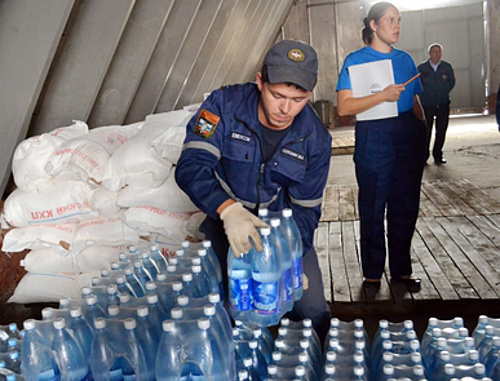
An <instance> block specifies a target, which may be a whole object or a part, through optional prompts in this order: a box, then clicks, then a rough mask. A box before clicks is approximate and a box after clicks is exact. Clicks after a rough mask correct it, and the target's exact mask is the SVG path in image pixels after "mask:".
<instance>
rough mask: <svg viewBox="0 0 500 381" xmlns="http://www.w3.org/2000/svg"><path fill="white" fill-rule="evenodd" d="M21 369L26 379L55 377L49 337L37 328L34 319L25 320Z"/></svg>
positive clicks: (49, 378)
mask: <svg viewBox="0 0 500 381" xmlns="http://www.w3.org/2000/svg"><path fill="white" fill-rule="evenodd" d="M23 326H24V332H25V335H24V340H23V347H22V351H21V369H22V373H23V375H24V377H25V378H26V379H27V380H33V381H34V380H53V379H54V378H55V377H56V374H55V371H54V368H53V365H52V364H53V362H54V358H53V356H52V351H51V349H50V343H49V340H50V339H49V338H48V336H47V335H42V333H41V332H40V331H39V330H38V329H37V325H36V321H35V320H34V319H28V320H25V321H24V323H23Z"/></svg>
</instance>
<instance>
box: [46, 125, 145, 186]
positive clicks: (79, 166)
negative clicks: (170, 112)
mask: <svg viewBox="0 0 500 381" xmlns="http://www.w3.org/2000/svg"><path fill="white" fill-rule="evenodd" d="M141 126H142V123H136V124H132V125H128V126H107V127H99V128H94V129H92V130H90V132H89V133H88V134H85V135H82V136H79V137H77V138H74V139H71V140H68V141H66V142H64V143H62V144H61V146H60V147H59V148H58V149H57V150H56V151H55V152H54V153H53V154H52V155H51V157H50V158H49V160H48V162H47V165H46V166H45V170H46V171H47V173H49V174H51V175H53V176H60V177H61V178H63V179H66V180H68V179H73V180H80V181H89V180H90V181H93V182H95V183H99V182H100V181H101V179H102V172H103V168H104V165H105V164H106V162H107V161H108V160H109V158H110V157H111V155H112V154H113V153H114V152H115V151H116V149H117V148H118V147H120V146H121V145H122V144H124V143H125V142H127V141H128V140H129V139H130V138H132V137H133V136H134V135H136V134H137V132H138V131H139V129H140V127H141Z"/></svg>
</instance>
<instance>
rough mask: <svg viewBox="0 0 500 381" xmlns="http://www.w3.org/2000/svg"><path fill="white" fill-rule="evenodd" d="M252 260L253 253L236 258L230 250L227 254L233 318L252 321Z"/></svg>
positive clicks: (230, 303)
mask: <svg viewBox="0 0 500 381" xmlns="http://www.w3.org/2000/svg"><path fill="white" fill-rule="evenodd" d="M252 258H253V251H252V250H250V251H249V252H248V253H247V254H242V255H240V256H239V257H236V256H235V255H234V253H233V251H232V249H229V252H228V254H227V275H228V292H229V310H230V313H231V316H232V317H233V318H234V319H236V320H238V319H245V321H250V316H249V315H250V314H251V313H252V311H253V304H252Z"/></svg>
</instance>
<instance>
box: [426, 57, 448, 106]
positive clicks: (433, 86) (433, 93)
mask: <svg viewBox="0 0 500 381" xmlns="http://www.w3.org/2000/svg"><path fill="white" fill-rule="evenodd" d="M418 71H419V72H420V73H421V76H420V81H421V82H422V87H423V88H424V91H423V92H422V93H421V94H420V101H421V103H422V105H423V106H439V105H444V104H448V103H450V92H451V90H452V89H453V87H455V74H454V72H453V68H452V67H451V65H450V64H449V63H448V62H446V61H441V62H440V63H439V66H438V68H437V71H434V69H433V68H432V66H431V64H430V63H429V60H427V61H425V62H423V63H421V64H420V65H418Z"/></svg>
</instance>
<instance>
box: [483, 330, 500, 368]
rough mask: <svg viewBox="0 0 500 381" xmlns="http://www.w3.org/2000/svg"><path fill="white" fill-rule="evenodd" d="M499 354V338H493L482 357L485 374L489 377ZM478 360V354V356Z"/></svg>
mask: <svg viewBox="0 0 500 381" xmlns="http://www.w3.org/2000/svg"><path fill="white" fill-rule="evenodd" d="M499 354H500V336H494V337H493V339H492V340H491V346H490V349H489V350H488V352H487V353H486V355H485V357H484V361H483V364H484V366H485V367H486V374H487V375H489V374H490V373H491V370H492V369H493V367H494V366H495V364H496V362H497V361H498V358H499V357H500V356H499ZM478 358H479V354H478Z"/></svg>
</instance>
